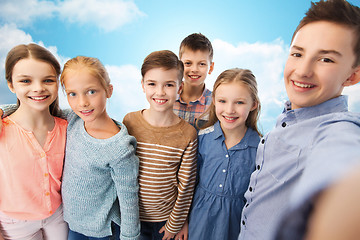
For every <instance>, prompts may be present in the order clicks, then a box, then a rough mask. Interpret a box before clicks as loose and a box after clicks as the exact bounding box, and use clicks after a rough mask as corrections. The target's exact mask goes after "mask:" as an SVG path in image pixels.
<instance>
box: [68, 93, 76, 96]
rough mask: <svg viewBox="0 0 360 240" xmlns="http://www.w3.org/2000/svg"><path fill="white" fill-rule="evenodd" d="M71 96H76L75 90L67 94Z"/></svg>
mask: <svg viewBox="0 0 360 240" xmlns="http://www.w3.org/2000/svg"><path fill="white" fill-rule="evenodd" d="M67 95H68V96H69V97H75V95H76V94H75V93H73V92H69V93H68V94H67Z"/></svg>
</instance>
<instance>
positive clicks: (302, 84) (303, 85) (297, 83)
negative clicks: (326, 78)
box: [292, 81, 315, 88]
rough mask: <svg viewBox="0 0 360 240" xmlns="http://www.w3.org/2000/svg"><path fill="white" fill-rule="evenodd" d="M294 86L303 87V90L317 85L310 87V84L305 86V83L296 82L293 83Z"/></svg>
mask: <svg viewBox="0 0 360 240" xmlns="http://www.w3.org/2000/svg"><path fill="white" fill-rule="evenodd" d="M292 82H293V84H294V85H295V86H297V87H301V88H313V87H315V85H310V84H304V83H299V82H295V81H292Z"/></svg>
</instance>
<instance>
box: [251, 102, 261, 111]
mask: <svg viewBox="0 0 360 240" xmlns="http://www.w3.org/2000/svg"><path fill="white" fill-rule="evenodd" d="M258 105H259V104H258V102H254V106H253V107H252V108H251V109H250V112H251V111H254V110H255V109H257V108H258Z"/></svg>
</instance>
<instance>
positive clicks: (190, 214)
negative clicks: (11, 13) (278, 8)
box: [0, 0, 360, 240]
mask: <svg viewBox="0 0 360 240" xmlns="http://www.w3.org/2000/svg"><path fill="white" fill-rule="evenodd" d="M340 9H341V10H342V11H340ZM213 69H214V62H213V49H212V46H211V42H210V41H209V40H208V39H207V38H206V37H205V36H204V35H202V34H191V35H189V36H188V37H186V38H185V39H184V40H183V41H182V43H181V45H180V50H179V58H178V57H177V56H176V55H175V54H174V53H173V52H171V51H167V50H163V51H156V52H152V53H151V54H149V55H148V56H147V57H146V58H145V60H144V62H143V64H142V67H141V74H142V79H141V85H142V89H143V91H144V93H145V96H146V99H147V101H148V102H149V108H148V109H143V110H140V111H137V112H132V113H128V114H127V115H126V116H125V117H124V119H123V122H122V123H121V122H119V121H116V120H113V119H111V117H110V116H109V115H108V114H107V112H106V101H107V98H110V97H111V95H112V91H113V86H112V85H111V84H110V79H109V76H108V74H107V72H106V69H105V67H104V66H103V65H102V64H101V62H100V61H99V60H98V59H96V58H91V57H82V56H78V57H76V58H73V59H71V60H69V61H68V62H67V63H66V64H65V65H64V68H63V71H62V73H61V76H60V72H61V71H60V65H59V63H58V62H57V60H56V59H55V57H54V56H53V55H52V54H51V53H50V52H49V51H48V50H46V49H45V48H43V47H40V46H38V45H36V44H28V45H19V46H16V47H14V48H13V49H12V50H11V51H10V52H9V53H8V56H7V58H6V63H5V70H6V80H7V83H8V86H9V89H10V90H11V91H12V92H13V93H15V94H16V96H17V99H18V104H17V105H16V106H14V105H12V106H2V109H3V111H4V113H5V115H6V117H4V118H3V119H2V126H1V132H0V151H1V154H0V239H1V240H2V239H61V240H63V239H70V240H75V239H119V238H120V239H141V240H148V239H149V240H158V239H162V240H170V239H176V240H178V239H182V240H186V239H190V240H199V239H216V240H222V239H223V240H233V239H303V238H304V237H308V239H315V238H312V236H315V234H313V233H314V232H315V233H316V234H318V232H320V233H321V229H320V230H319V229H318V228H317V225H314V223H318V221H316V220H317V219H322V214H321V212H320V213H319V212H318V211H317V209H319V208H320V206H322V205H320V204H322V203H324V201H323V198H322V196H326V195H327V194H326V193H327V191H328V190H327V189H330V186H331V185H333V184H334V183H336V182H337V181H339V180H340V179H341V178H342V177H343V176H345V175H346V174H347V173H348V172H349V170H350V169H352V168H354V167H355V166H357V165H359V164H360V157H359V156H360V148H359V145H360V115H359V114H355V113H350V112H348V109H347V98H346V97H345V96H342V95H341V93H342V90H343V88H344V87H345V86H351V85H354V84H356V83H358V82H359V81H360V9H359V8H358V7H355V6H353V5H351V4H349V3H348V2H346V1H343V0H328V1H324V0H321V1H320V2H317V3H313V4H312V6H311V8H310V9H309V10H308V12H307V13H306V16H305V17H304V18H303V19H302V21H301V22H300V24H299V26H298V28H297V29H296V31H295V33H294V35H293V39H292V42H291V46H290V54H289V57H288V60H287V62H286V65H285V70H284V82H285V87H286V91H287V94H288V97H289V101H288V102H287V103H286V104H285V108H284V111H283V113H282V114H281V115H280V116H279V118H278V120H277V123H276V127H275V128H274V129H273V130H272V131H270V132H269V133H267V134H266V135H265V136H262V134H261V132H260V131H259V129H258V122H257V121H258V119H259V114H260V109H261V104H260V100H259V97H258V91H257V83H256V79H255V76H254V75H253V74H252V72H251V71H250V70H247V69H239V68H234V69H229V70H225V71H224V72H222V73H221V74H220V75H219V76H218V77H217V79H216V81H215V83H214V87H213V89H212V92H211V91H210V90H208V89H207V88H206V87H205V79H206V77H207V75H208V74H211V72H212V71H213ZM59 77H60V82H61V85H62V86H63V88H64V90H65V92H66V95H67V99H68V102H69V105H70V107H71V110H65V111H64V110H60V109H59V107H58V96H57V93H58V87H59V83H58V79H59ZM183 79H184V82H183ZM331 193H332V192H331ZM325 206H326V205H325ZM320 209H322V208H320ZM325 212H326V211H325ZM350 219H355V218H350ZM308 229H310V230H311V231H308ZM314 229H315V230H314ZM317 236H319V235H317ZM333 236H335V235H333ZM340 236H341V234H340Z"/></svg>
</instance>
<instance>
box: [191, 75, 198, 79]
mask: <svg viewBox="0 0 360 240" xmlns="http://www.w3.org/2000/svg"><path fill="white" fill-rule="evenodd" d="M189 77H190V78H191V79H198V78H200V76H189Z"/></svg>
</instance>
